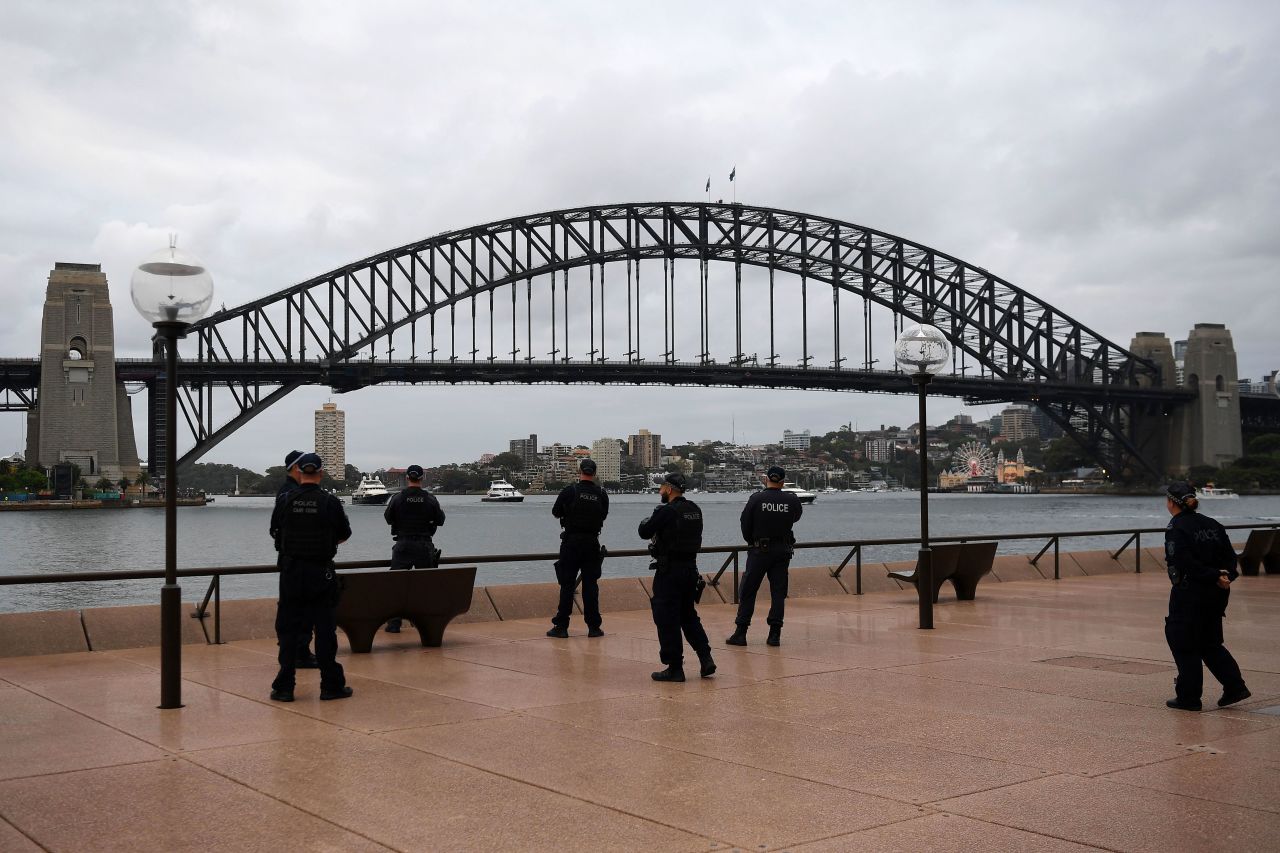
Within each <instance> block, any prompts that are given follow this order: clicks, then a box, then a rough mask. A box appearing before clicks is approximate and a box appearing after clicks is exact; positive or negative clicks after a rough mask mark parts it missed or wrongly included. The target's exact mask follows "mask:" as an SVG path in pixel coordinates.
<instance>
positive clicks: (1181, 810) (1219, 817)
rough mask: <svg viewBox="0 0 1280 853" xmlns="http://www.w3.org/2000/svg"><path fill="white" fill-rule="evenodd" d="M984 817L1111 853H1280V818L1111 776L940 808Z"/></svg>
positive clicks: (1055, 780) (1038, 785)
mask: <svg viewBox="0 0 1280 853" xmlns="http://www.w3.org/2000/svg"><path fill="white" fill-rule="evenodd" d="M935 805H937V807H939V808H941V809H943V810H946V811H952V812H957V813H959V814H963V815H966V816H968V817H972V818H975V819H978V820H989V821H993V822H996V823H1002V824H1004V825H1006V826H1012V827H1015V828H1017V829H1022V830H1026V831H1028V832H1036V833H1040V834H1043V835H1052V836H1055V837H1057V838H1064V839H1067V840H1069V841H1075V842H1078V843H1080V844H1092V845H1095V846H1099V847H1105V848H1107V849H1110V850H1132V851H1149V853H1166V851H1170V850H1274V849H1275V842H1276V838H1277V837H1280V835H1278V833H1280V818H1278V817H1277V816H1276V815H1275V814H1273V813H1270V812H1262V811H1255V810H1253V809H1246V808H1241V807H1239V806H1233V805H1227V804H1224V803H1222V802H1220V801H1213V800H1205V799H1199V798H1195V797H1188V796H1178V795H1176V794H1168V793H1164V792H1162V791H1153V790H1150V789H1146V788H1135V787H1132V786H1129V785H1122V784H1118V783H1115V782H1111V781H1107V780H1104V779H1081V778H1078V777H1075V776H1052V777H1049V778H1047V779H1037V780H1035V781H1031V782H1022V783H1019V784H1016V785H1009V786H1007V787H1004V788H999V789H997V790H993V791H986V792H983V793H981V794H971V795H969V796H965V797H957V798H955V799H951V800H943V801H941V802H939V803H936V804H935Z"/></svg>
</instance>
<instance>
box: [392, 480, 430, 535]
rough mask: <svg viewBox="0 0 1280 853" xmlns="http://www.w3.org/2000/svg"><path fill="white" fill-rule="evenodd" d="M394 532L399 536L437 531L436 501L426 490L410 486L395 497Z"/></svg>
mask: <svg viewBox="0 0 1280 853" xmlns="http://www.w3.org/2000/svg"><path fill="white" fill-rule="evenodd" d="M395 501H396V505H395V509H394V511H393V513H392V520H393V521H394V522H395V524H394V525H393V526H392V532H393V533H394V534H395V535H397V536H433V535H435V532H436V508H435V502H434V501H432V499H431V496H430V495H429V494H427V492H426V491H424V490H423V489H420V488H416V487H413V486H410V487H409V488H407V489H405V490H404V491H403V492H401V493H400V494H399V495H398V496H396V498H395Z"/></svg>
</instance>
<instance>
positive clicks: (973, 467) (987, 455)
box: [951, 441, 996, 477]
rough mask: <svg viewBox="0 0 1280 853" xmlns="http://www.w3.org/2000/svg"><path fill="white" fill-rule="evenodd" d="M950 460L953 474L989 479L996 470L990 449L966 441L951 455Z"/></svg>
mask: <svg viewBox="0 0 1280 853" xmlns="http://www.w3.org/2000/svg"><path fill="white" fill-rule="evenodd" d="M951 460H952V462H953V463H954V464H953V465H952V468H951V471H952V473H954V474H967V475H968V476H970V477H990V476H991V475H992V474H994V473H995V470H996V460H995V457H994V456H992V455H991V448H989V447H987V446H986V445H985V444H981V443H979V442H977V441H968V442H965V443H964V444H962V445H960V446H959V447H957V448H956V449H955V451H954V452H953V453H952V454H951Z"/></svg>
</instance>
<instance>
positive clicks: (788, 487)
mask: <svg viewBox="0 0 1280 853" xmlns="http://www.w3.org/2000/svg"><path fill="white" fill-rule="evenodd" d="M782 491H784V492H791V493H792V494H793V495H795V496H796V497H798V498H799V499H800V503H802V504H811V503H813V502H814V501H816V500H817V499H818V493H817V492H810V491H808V490H807V489H802V488H800V487H799V486H797V485H796V484H795V483H783V484H782Z"/></svg>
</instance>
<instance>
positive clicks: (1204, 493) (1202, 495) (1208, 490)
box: [1196, 483, 1240, 501]
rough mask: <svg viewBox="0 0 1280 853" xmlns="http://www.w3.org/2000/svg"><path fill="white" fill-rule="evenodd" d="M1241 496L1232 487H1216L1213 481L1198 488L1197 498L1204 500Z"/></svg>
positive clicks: (1229, 498)
mask: <svg viewBox="0 0 1280 853" xmlns="http://www.w3.org/2000/svg"><path fill="white" fill-rule="evenodd" d="M1239 497H1240V496H1239V495H1237V494H1236V493H1235V492H1233V491H1231V490H1230V489H1215V488H1214V486H1213V483H1209V484H1208V485H1207V486H1205V487H1204V488H1203V489H1196V499H1197V500H1202V501H1221V500H1231V499H1238V498H1239Z"/></svg>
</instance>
